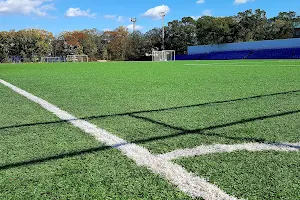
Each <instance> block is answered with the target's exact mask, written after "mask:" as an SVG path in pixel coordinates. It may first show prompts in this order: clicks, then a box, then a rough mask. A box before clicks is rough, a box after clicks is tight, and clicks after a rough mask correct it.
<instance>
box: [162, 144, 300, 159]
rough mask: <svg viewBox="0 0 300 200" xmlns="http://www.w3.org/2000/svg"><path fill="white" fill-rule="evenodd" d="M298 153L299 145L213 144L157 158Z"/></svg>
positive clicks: (173, 152) (176, 151) (177, 151)
mask: <svg viewBox="0 0 300 200" xmlns="http://www.w3.org/2000/svg"><path fill="white" fill-rule="evenodd" d="M241 150H247V151H300V142H299V143H274V144H264V143H245V144H233V145H226V144H215V145H202V146H198V147H195V148H191V149H179V150H175V151H172V152H169V153H165V154H160V155H157V157H159V158H162V159H166V160H175V159H178V158H182V157H193V156H199V155H204V154H213V153H229V152H234V151H241Z"/></svg>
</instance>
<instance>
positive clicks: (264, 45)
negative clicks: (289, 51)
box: [188, 38, 300, 55]
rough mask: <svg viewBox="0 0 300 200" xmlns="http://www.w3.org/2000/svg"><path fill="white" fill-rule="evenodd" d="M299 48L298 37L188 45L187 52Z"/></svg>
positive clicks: (299, 40)
mask: <svg viewBox="0 0 300 200" xmlns="http://www.w3.org/2000/svg"><path fill="white" fill-rule="evenodd" d="M284 48H300V38H293V39H284V40H263V41H255V42H239V43H228V44H220V45H202V46H190V47H188V54H189V55H192V54H203V53H211V52H224V51H241V50H259V49H284Z"/></svg>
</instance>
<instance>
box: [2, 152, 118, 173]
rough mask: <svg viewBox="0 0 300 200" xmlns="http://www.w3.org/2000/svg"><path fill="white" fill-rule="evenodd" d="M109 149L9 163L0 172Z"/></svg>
mask: <svg viewBox="0 0 300 200" xmlns="http://www.w3.org/2000/svg"><path fill="white" fill-rule="evenodd" d="M111 148H112V147H110V146H101V147H96V148H91V149H86V150H82V151H74V152H69V153H63V154H58V155H55V156H50V157H45V158H39V159H34V160H29V161H22V162H16V163H11V164H7V165H3V166H0V170H6V169H10V168H15V167H21V166H26V165H35V164H39V163H43V162H47V161H51V160H59V159H63V158H72V157H75V156H78V155H84V154H89V153H93V152H99V151H104V150H107V149H111Z"/></svg>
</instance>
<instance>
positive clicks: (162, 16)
mask: <svg viewBox="0 0 300 200" xmlns="http://www.w3.org/2000/svg"><path fill="white" fill-rule="evenodd" d="M159 16H160V17H161V20H162V35H161V37H162V45H161V48H162V50H165V16H166V12H160V13H159Z"/></svg>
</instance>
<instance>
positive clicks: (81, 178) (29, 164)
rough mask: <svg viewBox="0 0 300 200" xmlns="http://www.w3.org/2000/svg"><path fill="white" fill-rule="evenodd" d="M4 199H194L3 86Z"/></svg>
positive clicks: (0, 164)
mask: <svg viewBox="0 0 300 200" xmlns="http://www.w3.org/2000/svg"><path fill="white" fill-rule="evenodd" d="M0 94H1V95H0V102H1V104H0V113H1V115H0V199H190V198H189V197H188V196H187V195H186V194H184V193H182V192H180V191H178V189H177V188H176V187H174V186H172V185H170V184H169V183H168V182H167V181H165V180H163V179H162V178H161V177H159V176H157V175H154V174H152V173H151V172H150V171H148V170H147V169H145V168H143V167H138V166H137V165H136V164H135V163H134V162H133V161H131V160H129V159H128V158H126V156H124V155H122V154H121V153H120V152H119V151H118V150H116V149H112V148H110V147H107V146H104V145H103V144H100V143H99V142H97V141H96V140H95V139H94V138H92V137H90V136H89V135H87V134H86V133H83V132H81V131H80V130H78V129H77V128H75V127H73V126H72V125H69V124H68V123H65V122H60V121H59V119H58V118H56V117H55V116H54V115H52V114H51V113H49V112H47V111H45V110H43V109H42V108H40V107H39V106H38V105H36V104H34V103H32V102H30V101H29V100H27V99H26V98H23V97H21V96H20V95H18V94H16V93H14V92H13V91H11V90H10V89H8V88H6V87H4V86H2V85H0Z"/></svg>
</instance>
